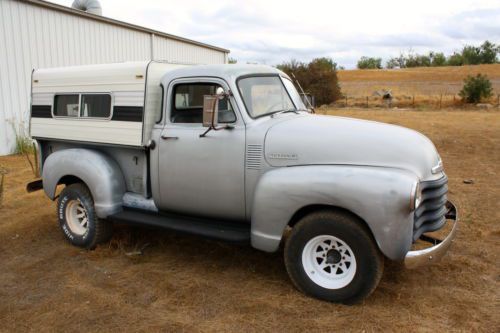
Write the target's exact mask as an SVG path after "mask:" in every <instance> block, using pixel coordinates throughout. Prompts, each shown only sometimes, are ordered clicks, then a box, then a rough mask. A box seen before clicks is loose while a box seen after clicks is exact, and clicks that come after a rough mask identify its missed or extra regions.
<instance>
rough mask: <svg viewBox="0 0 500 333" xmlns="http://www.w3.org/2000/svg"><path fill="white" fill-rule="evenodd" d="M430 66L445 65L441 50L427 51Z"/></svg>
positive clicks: (444, 57)
mask: <svg viewBox="0 0 500 333" xmlns="http://www.w3.org/2000/svg"><path fill="white" fill-rule="evenodd" d="M429 58H430V60H431V66H434V67H439V66H446V56H445V55H444V53H442V52H429Z"/></svg>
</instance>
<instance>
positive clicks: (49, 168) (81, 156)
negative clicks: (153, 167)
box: [42, 148, 126, 218]
mask: <svg viewBox="0 0 500 333" xmlns="http://www.w3.org/2000/svg"><path fill="white" fill-rule="evenodd" d="M65 176H72V177H77V178H79V179H81V180H82V181H83V182H84V183H85V185H87V187H88V188H89V190H90V192H91V193H92V197H93V199H94V205H95V209H96V213H97V216H98V217H100V218H106V217H107V216H108V215H111V214H114V213H117V212H120V211H121V210H122V199H123V195H124V193H125V190H126V186H125V180H124V177H123V174H122V171H121V169H120V167H119V166H118V164H117V163H116V162H115V160H113V159H112V158H111V157H109V156H108V155H105V154H104V153H102V152H99V151H96V150H91V149H81V148H74V149H64V150H59V151H56V152H54V153H52V154H50V155H49V156H48V157H47V159H46V160H45V163H44V165H43V173H42V179H43V189H44V191H45V194H47V196H48V197H49V198H50V199H52V200H54V199H55V194H56V187H57V185H58V184H60V183H61V180H62V179H63V177H65Z"/></svg>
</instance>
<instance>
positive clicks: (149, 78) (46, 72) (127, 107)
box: [30, 61, 185, 147]
mask: <svg viewBox="0 0 500 333" xmlns="http://www.w3.org/2000/svg"><path fill="white" fill-rule="evenodd" d="M183 66H185V65H182V64H173V63H166V62H158V61H142V62H123V63H115V64H105V65H88V66H75V67H64V68H49V69H38V70H34V71H33V74H32V101H31V103H32V107H31V117H30V134H31V136H32V137H33V138H35V139H51V140H64V141H79V142H95V143H101V144H102V143H104V144H116V145H124V146H132V147H141V146H145V145H146V144H147V142H148V141H149V139H150V135H151V130H152V128H153V125H154V124H155V122H156V121H158V120H159V119H160V118H161V90H162V87H161V85H160V79H161V77H162V76H163V75H164V74H165V73H166V72H167V71H170V70H173V69H176V68H179V67H183ZM108 110H109V111H108Z"/></svg>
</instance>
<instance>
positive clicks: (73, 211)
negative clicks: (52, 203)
mask: <svg viewBox="0 0 500 333" xmlns="http://www.w3.org/2000/svg"><path fill="white" fill-rule="evenodd" d="M57 213H58V214H57V215H58V218H59V226H60V227H61V230H62V231H63V233H64V235H65V236H66V238H67V239H68V241H69V242H70V243H71V244H73V245H76V246H79V247H84V248H87V249H93V248H95V247H96V245H97V244H99V243H102V242H105V241H107V240H109V238H110V237H111V234H112V224H111V223H110V222H109V221H105V220H101V219H99V218H98V217H97V215H96V213H95V208H94V200H93V199H92V195H91V193H90V191H89V189H88V188H87V186H85V185H84V184H82V183H76V184H71V185H68V186H66V187H65V188H64V190H63V191H62V192H61V194H60V196H59V200H58V205H57Z"/></svg>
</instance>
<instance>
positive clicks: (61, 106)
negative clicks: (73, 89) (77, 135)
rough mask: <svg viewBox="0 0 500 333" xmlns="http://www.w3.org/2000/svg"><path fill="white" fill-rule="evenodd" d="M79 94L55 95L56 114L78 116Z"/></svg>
mask: <svg viewBox="0 0 500 333" xmlns="http://www.w3.org/2000/svg"><path fill="white" fill-rule="evenodd" d="M79 99H80V96H79V95H56V96H55V97H54V116H56V117H78V110H79V108H78V102H79Z"/></svg>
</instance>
